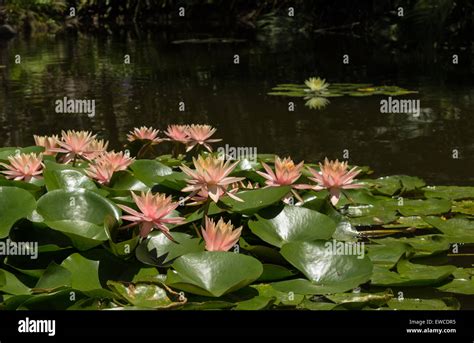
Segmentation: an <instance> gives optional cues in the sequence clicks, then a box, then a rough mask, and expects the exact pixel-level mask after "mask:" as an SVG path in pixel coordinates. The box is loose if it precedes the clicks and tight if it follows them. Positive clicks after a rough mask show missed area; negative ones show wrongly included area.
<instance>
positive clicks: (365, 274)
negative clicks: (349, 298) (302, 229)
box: [281, 241, 372, 292]
mask: <svg viewBox="0 0 474 343" xmlns="http://www.w3.org/2000/svg"><path fill="white" fill-rule="evenodd" d="M340 247H343V249H339V248H340ZM359 247H361V246H360V245H359ZM346 249H347V250H346ZM362 249H363V247H362ZM339 250H341V251H339ZM343 250H345V251H343ZM349 250H352V251H350V254H348V253H349ZM356 253H357V249H356V246H355V245H353V244H351V243H344V242H336V241H329V242H324V241H315V242H294V243H287V244H285V245H283V247H282V248H281V254H282V255H283V257H284V258H285V259H286V260H288V262H290V263H291V264H292V265H293V266H295V267H296V268H297V269H298V270H300V271H301V272H302V273H303V274H305V276H306V277H307V278H308V279H309V280H310V281H312V282H313V283H314V284H315V285H318V286H320V287H321V288H323V289H324V288H329V289H331V291H332V292H344V291H347V290H350V289H353V288H355V287H357V286H359V285H360V284H363V283H365V282H367V281H368V280H369V279H370V277H371V275H372V262H371V261H370V260H369V258H368V257H367V256H363V258H360V257H362V255H356Z"/></svg>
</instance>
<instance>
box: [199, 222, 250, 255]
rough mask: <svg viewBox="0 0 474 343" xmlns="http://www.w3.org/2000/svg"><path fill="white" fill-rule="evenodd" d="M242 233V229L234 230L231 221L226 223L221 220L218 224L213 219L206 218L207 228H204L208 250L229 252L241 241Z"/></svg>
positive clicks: (203, 234) (203, 235)
mask: <svg viewBox="0 0 474 343" xmlns="http://www.w3.org/2000/svg"><path fill="white" fill-rule="evenodd" d="M241 232H242V227H239V228H237V229H234V226H233V225H232V223H231V222H230V221H229V222H227V223H226V222H224V220H223V219H222V218H220V219H219V221H218V222H217V224H216V223H215V222H214V221H213V220H212V219H210V218H208V217H206V225H205V228H202V237H203V238H204V242H205V243H206V250H207V251H228V250H229V249H230V248H232V247H233V246H234V245H235V244H236V243H237V242H238V241H239V237H240V234H241Z"/></svg>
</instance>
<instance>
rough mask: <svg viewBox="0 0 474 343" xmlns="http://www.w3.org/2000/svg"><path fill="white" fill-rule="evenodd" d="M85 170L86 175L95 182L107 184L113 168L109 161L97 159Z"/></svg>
mask: <svg viewBox="0 0 474 343" xmlns="http://www.w3.org/2000/svg"><path fill="white" fill-rule="evenodd" d="M85 172H86V174H87V176H89V177H91V178H93V179H95V180H97V182H99V183H101V184H108V183H109V182H110V179H112V176H113V175H114V172H115V168H114V167H113V166H112V165H111V164H110V163H107V162H104V161H98V162H95V163H91V164H90V165H89V167H87V169H86V170H85Z"/></svg>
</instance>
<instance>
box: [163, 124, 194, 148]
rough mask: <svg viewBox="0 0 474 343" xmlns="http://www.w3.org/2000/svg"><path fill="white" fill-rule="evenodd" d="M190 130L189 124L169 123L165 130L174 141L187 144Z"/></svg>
mask: <svg viewBox="0 0 474 343" xmlns="http://www.w3.org/2000/svg"><path fill="white" fill-rule="evenodd" d="M188 131H189V126H188V125H169V126H168V128H167V130H166V131H165V135H167V136H168V137H169V139H170V140H172V141H175V142H179V143H183V144H186V143H188V142H189V132H188Z"/></svg>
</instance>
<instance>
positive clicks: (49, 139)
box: [33, 135, 59, 155]
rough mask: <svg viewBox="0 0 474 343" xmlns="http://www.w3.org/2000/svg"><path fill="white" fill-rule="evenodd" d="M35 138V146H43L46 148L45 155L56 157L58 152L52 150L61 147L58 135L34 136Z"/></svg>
mask: <svg viewBox="0 0 474 343" xmlns="http://www.w3.org/2000/svg"><path fill="white" fill-rule="evenodd" d="M33 138H34V139H35V144H36V145H37V146H42V147H43V148H44V152H43V155H56V152H54V151H53V150H52V149H55V148H58V147H59V144H58V141H59V137H58V135H52V136H37V135H33Z"/></svg>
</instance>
